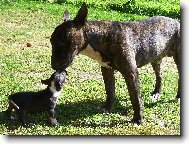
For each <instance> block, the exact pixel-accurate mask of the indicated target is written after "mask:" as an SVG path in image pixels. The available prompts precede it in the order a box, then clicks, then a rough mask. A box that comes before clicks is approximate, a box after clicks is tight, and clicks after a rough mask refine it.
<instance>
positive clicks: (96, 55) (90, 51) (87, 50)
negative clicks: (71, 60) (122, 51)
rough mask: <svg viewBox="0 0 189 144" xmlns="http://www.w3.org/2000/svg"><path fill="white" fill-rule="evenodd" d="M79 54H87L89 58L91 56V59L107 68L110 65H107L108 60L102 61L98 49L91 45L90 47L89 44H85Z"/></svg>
mask: <svg viewBox="0 0 189 144" xmlns="http://www.w3.org/2000/svg"><path fill="white" fill-rule="evenodd" d="M80 53H81V54H83V55H86V56H88V57H90V58H92V59H94V60H96V61H97V62H98V63H99V64H100V65H101V66H103V67H107V68H109V67H110V66H109V62H103V60H102V56H101V54H100V52H98V51H95V50H94V49H93V48H92V47H91V45H89V44H88V45H87V47H86V48H85V49H84V50H83V51H81V52H80Z"/></svg>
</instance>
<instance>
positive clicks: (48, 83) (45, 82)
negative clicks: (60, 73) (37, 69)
mask: <svg viewBox="0 0 189 144" xmlns="http://www.w3.org/2000/svg"><path fill="white" fill-rule="evenodd" d="M41 83H42V84H45V85H50V80H49V79H46V80H41Z"/></svg>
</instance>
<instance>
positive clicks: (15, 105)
mask: <svg viewBox="0 0 189 144" xmlns="http://www.w3.org/2000/svg"><path fill="white" fill-rule="evenodd" d="M9 102H10V103H11V104H12V105H13V107H15V108H16V109H20V108H19V106H18V105H17V104H15V103H14V102H13V101H12V100H9Z"/></svg>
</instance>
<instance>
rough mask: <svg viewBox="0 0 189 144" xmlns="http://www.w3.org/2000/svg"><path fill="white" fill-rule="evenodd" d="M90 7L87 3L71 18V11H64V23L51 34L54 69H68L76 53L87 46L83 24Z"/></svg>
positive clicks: (52, 64)
mask: <svg viewBox="0 0 189 144" xmlns="http://www.w3.org/2000/svg"><path fill="white" fill-rule="evenodd" d="M87 13H88V9H87V6H86V4H85V3H83V5H82V6H81V8H80V10H79V11H78V14H77V15H76V17H75V18H74V19H73V20H70V18H69V17H70V16H69V12H68V11H65V12H64V18H63V22H62V24H60V25H59V26H57V27H56V28H55V30H54V32H53V33H52V35H51V39H50V41H51V45H52V56H51V66H52V68H53V69H54V70H57V71H58V70H63V69H66V68H67V67H68V66H69V65H70V64H71V62H72V61H73V58H74V57H75V55H76V54H78V53H79V51H80V50H81V49H82V48H83V47H84V46H85V43H86V42H85V36H84V33H83V29H82V28H83V26H84V25H85V22H86V18H87Z"/></svg>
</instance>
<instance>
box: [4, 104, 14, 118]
mask: <svg viewBox="0 0 189 144" xmlns="http://www.w3.org/2000/svg"><path fill="white" fill-rule="evenodd" d="M13 109H14V106H13V104H12V103H11V102H10V101H9V106H8V109H7V110H6V111H5V115H6V116H8V118H10V119H14V118H13V117H12V116H11V113H12V110H13Z"/></svg>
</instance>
